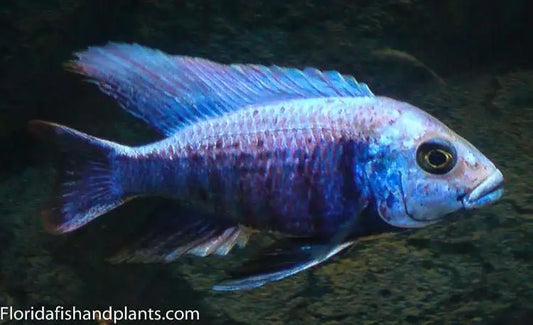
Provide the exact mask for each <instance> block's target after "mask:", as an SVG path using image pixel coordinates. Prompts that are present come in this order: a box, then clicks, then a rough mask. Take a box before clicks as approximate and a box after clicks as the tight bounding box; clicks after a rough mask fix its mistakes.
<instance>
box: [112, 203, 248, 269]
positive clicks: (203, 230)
mask: <svg viewBox="0 0 533 325" xmlns="http://www.w3.org/2000/svg"><path fill="white" fill-rule="evenodd" d="M248 236H249V230H247V229H246V228H244V227H242V226H240V225H238V224H235V223H233V222H230V221H225V220H219V219H214V217H213V216H210V215H207V214H205V213H202V212H200V211H198V210H196V209H193V208H186V207H183V206H181V205H180V204H178V203H175V202H171V203H168V204H166V205H164V206H162V207H161V208H160V209H159V210H158V211H157V212H156V213H155V214H154V216H153V217H151V218H150V219H148V220H147V222H146V223H145V224H144V225H143V226H142V227H141V229H140V231H139V233H138V234H135V236H133V240H132V243H131V244H129V245H128V247H126V248H124V249H123V250H122V251H121V252H119V253H118V254H116V255H115V256H113V257H112V258H111V259H110V260H111V261H112V262H114V263H120V262H140V263H154V262H172V261H174V260H176V259H178V258H180V257H181V256H183V255H185V254H192V255H197V256H202V257H203V256H208V255H212V254H215V255H226V254H227V253H229V251H231V249H232V248H233V247H234V246H240V247H242V246H243V245H244V244H245V243H246V241H247V240H248ZM139 238H140V239H139Z"/></svg>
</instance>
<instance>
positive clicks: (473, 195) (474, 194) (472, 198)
mask: <svg viewBox="0 0 533 325" xmlns="http://www.w3.org/2000/svg"><path fill="white" fill-rule="evenodd" d="M503 181H504V179H503V174H502V172H501V171H500V170H498V169H496V171H495V172H494V173H492V174H491V175H490V176H489V177H487V178H486V179H485V180H484V181H482V182H481V183H480V184H479V185H477V186H476V187H475V188H474V189H473V190H472V191H471V192H470V193H468V194H467V195H465V196H464V197H463V198H462V200H461V201H462V203H463V206H464V208H465V209H477V208H481V207H484V206H487V205H490V204H492V203H494V202H496V201H498V200H499V199H500V198H501V196H502V194H503Z"/></svg>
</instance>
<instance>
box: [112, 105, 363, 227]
mask: <svg viewBox="0 0 533 325" xmlns="http://www.w3.org/2000/svg"><path fill="white" fill-rule="evenodd" d="M358 101H360V100H358ZM352 102H354V100H351V99H328V100H327V101H326V100H293V101H291V102H286V103H280V104H273V105H271V106H270V107H250V108H247V109H246V110H243V111H240V112H238V113H235V114H233V115H231V114H230V115H229V116H224V117H222V118H220V119H214V120H209V121H207V122H203V123H200V124H197V125H194V126H191V127H188V128H185V129H184V130H182V131H180V132H178V133H177V134H175V135H173V136H172V137H170V138H167V139H165V140H162V141H160V142H156V143H154V144H150V145H148V146H144V147H139V148H134V149H131V150H130V151H126V154H124V155H122V156H118V157H117V167H116V172H117V173H120V176H118V177H117V178H118V179H121V180H123V181H122V187H123V190H124V192H125V195H143V194H145V193H150V194H152V193H155V194H157V195H161V196H165V197H170V198H175V199H179V200H186V201H190V202H194V203H196V204H198V205H200V206H202V207H204V208H206V209H209V210H211V212H212V213H213V216H218V217H223V218H230V219H232V220H235V221H237V222H239V223H242V224H244V225H247V226H251V227H253V228H257V229H265V230H266V229H268V230H275V231H279V232H282V233H286V234H291V235H300V236H318V235H324V236H327V235H331V234H333V233H335V232H336V231H337V230H338V227H340V226H342V225H344V224H345V223H346V222H347V220H349V219H352V218H354V217H355V216H357V215H358V214H359V212H361V211H362V210H363V209H365V208H366V206H367V205H368V204H369V201H370V200H371V199H372V198H371V193H370V191H369V186H368V184H367V183H368V179H367V177H366V172H365V170H364V168H365V166H366V165H367V164H368V162H369V159H371V157H370V156H369V154H368V152H369V150H368V149H369V143H368V142H366V141H369V138H367V139H365V138H364V137H360V134H358V132H355V129H354V128H353V127H351V125H352V124H353V123H354V122H353V120H354V119H355V114H353V113H355V111H352V114H350V113H347V110H349V108H350V105H352V106H353V103H352ZM276 111H278V112H276ZM280 111H282V113H281V112H280ZM306 115H309V116H311V115H312V117H311V118H309V117H306V118H305V119H304V116H306ZM280 117H283V118H280ZM332 117H338V118H337V119H335V120H334V121H333V120H332ZM219 124H225V126H224V127H222V126H221V125H219ZM239 124H240V125H239ZM245 125H248V126H253V129H250V127H244V126H245ZM332 126H333V127H332ZM343 126H344V127H343ZM206 130H212V131H211V132H212V134H206V133H209V131H206ZM131 157H135V159H130V158H131Z"/></svg>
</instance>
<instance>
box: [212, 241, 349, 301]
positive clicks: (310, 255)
mask: <svg viewBox="0 0 533 325" xmlns="http://www.w3.org/2000/svg"><path fill="white" fill-rule="evenodd" d="M353 244H354V242H353V241H346V242H342V243H339V244H336V245H333V246H332V245H330V241H326V242H320V241H313V240H310V239H308V238H302V239H286V240H283V241H281V242H278V243H275V244H273V245H272V246H270V247H268V248H266V249H265V250H264V251H263V252H262V253H260V254H258V255H257V256H256V257H254V258H252V259H251V260H249V261H247V262H246V263H245V264H244V265H243V267H242V268H241V270H240V271H239V272H238V273H234V274H233V277H232V278H231V279H228V280H226V281H223V282H221V283H219V284H217V285H215V286H213V288H212V289H213V290H215V291H237V290H245V289H253V288H257V287H260V286H262V285H264V284H266V283H268V282H273V281H279V280H281V279H283V278H286V277H288V276H291V275H294V274H296V273H298V272H301V271H304V270H306V269H309V268H311V267H313V266H315V265H318V264H320V263H323V262H324V261H326V260H327V259H329V258H331V257H332V256H334V255H336V254H337V253H339V252H340V251H342V250H344V249H346V248H347V247H349V246H351V245H353Z"/></svg>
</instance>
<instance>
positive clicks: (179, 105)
mask: <svg viewBox="0 0 533 325" xmlns="http://www.w3.org/2000/svg"><path fill="white" fill-rule="evenodd" d="M76 57H77V59H75V60H74V61H72V62H70V63H69V64H68V68H69V69H70V70H72V71H74V72H77V73H80V74H82V75H85V76H87V77H88V78H89V80H91V81H92V82H94V83H95V84H96V85H98V87H99V88H100V89H101V90H102V91H103V92H104V93H106V94H108V95H110V96H111V97H113V98H115V99H116V100H117V101H118V102H119V103H120V104H121V106H122V107H123V108H124V109H125V110H127V111H128V112H130V113H131V114H133V115H134V116H136V117H138V118H140V119H142V120H144V121H145V122H146V123H148V124H149V125H150V126H152V127H153V128H154V129H155V130H157V131H158V132H159V133H160V134H162V135H163V136H164V139H162V140H160V141H157V142H154V143H150V144H147V145H144V146H139V147H129V146H124V145H120V144H116V143H114V142H110V141H106V140H101V139H98V138H95V137H92V136H89V135H86V134H84V133H81V132H78V131H75V130H73V129H70V128H68V127H65V126H61V125H58V124H54V123H49V122H43V121H31V122H30V130H31V131H33V132H34V133H36V134H38V135H39V136H42V137H45V138H48V139H51V140H52V141H53V142H54V143H56V144H57V145H58V147H59V148H60V150H61V152H62V154H61V155H60V156H61V168H60V169H59V170H58V187H57V193H56V195H55V197H54V198H53V199H52V200H51V203H50V205H48V206H47V207H46V208H45V209H43V212H42V214H43V218H44V221H45V224H46V226H47V228H48V229H50V230H51V231H53V232H58V233H64V232H69V231H72V230H75V229H77V228H79V227H81V226H83V225H85V224H86V223H88V222H89V221H91V220H93V219H94V218H96V217H98V216H99V215H101V214H104V213H106V212H108V211H110V210H111V209H113V208H116V207H118V206H119V205H121V204H123V203H124V202H126V201H128V200H131V199H133V198H135V197H139V196H162V197H166V198H170V199H172V200H173V202H179V204H178V205H179V206H175V205H174V206H170V207H168V208H167V209H164V210H163V211H162V212H161V213H159V214H158V215H157V216H155V217H154V218H152V220H153V222H152V223H151V226H149V227H147V228H146V229H145V232H146V233H145V236H144V237H142V238H141V240H140V241H139V243H138V244H137V245H135V246H134V247H133V248H130V249H127V250H125V251H123V252H122V253H120V254H119V255H117V256H115V258H114V260H115V261H119V262H120V261H140V262H158V261H159V262H168V261H173V260H175V259H177V258H178V257H180V256H182V255H184V254H195V255H200V256H206V255H210V254H217V255H226V254H227V253H228V252H229V251H230V250H231V249H232V248H233V247H234V246H236V245H237V246H244V245H245V244H246V241H247V240H248V237H249V236H250V233H251V232H253V231H257V230H259V231H274V232H277V233H280V234H282V235H285V236H284V238H286V239H285V240H281V241H279V242H277V243H276V244H274V245H273V246H271V247H269V248H267V249H266V251H265V252H264V253H262V254H259V255H258V257H256V258H254V259H252V260H251V261H249V262H248V263H247V264H245V265H244V266H245V268H244V271H243V272H241V273H240V274H239V275H238V276H236V277H234V278H231V279H229V280H227V281H224V282H222V283H221V284H218V285H216V286H214V287H213V288H214V289H215V290H221V291H229V290H239V289H246V288H254V287H259V286H261V285H263V284H265V283H267V282H270V281H276V280H280V279H282V278H284V277H287V276H289V275H292V274H295V273H297V272H300V271H302V270H305V269H307V268H309V267H312V266H314V265H316V264H319V263H321V262H324V261H325V260H327V259H328V258H330V257H331V256H333V255H335V254H337V253H338V252H340V251H342V250H343V249H345V248H346V247H349V246H351V245H352V244H354V242H355V241H356V239H357V238H358V237H361V236H365V235H370V234H375V233H380V232H383V231H390V230H393V229H401V228H418V227H425V226H427V225H430V224H433V223H435V222H437V221H439V220H442V219H445V218H446V217H447V216H448V215H450V214H451V213H453V212H456V211H459V210H463V209H473V208H479V207H482V206H486V205H488V204H491V203H493V202H495V201H497V200H498V199H499V198H500V197H501V195H502V193H503V176H502V173H501V172H500V171H499V170H498V169H497V168H496V167H495V166H494V164H493V163H492V162H491V161H490V160H489V159H487V158H486V157H485V156H484V155H483V154H482V153H481V152H479V151H478V150H477V149H476V148H475V147H474V146H473V145H471V144H470V143H469V142H468V141H466V140H465V139H463V138H462V137H460V136H459V135H457V134H455V133H454V132H453V131H452V130H450V129H449V128H448V127H446V126H445V125H444V124H443V123H441V122H440V121H438V120H437V119H436V118H434V117H432V116H431V115H429V114H427V113H425V112H424V111H422V110H420V109H419V108H417V107H414V106H412V105H410V104H408V103H404V102H401V101H397V100H394V99H390V98H386V97H380V96H374V95H373V94H372V92H371V91H370V90H369V88H368V87H367V85H365V84H364V83H360V82H357V81H356V80H355V79H354V78H352V77H350V76H345V75H341V74H339V73H338V72H335V71H324V72H321V71H319V70H316V69H312V68H308V69H304V70H297V69H289V68H281V67H277V66H270V67H267V66H261V65H247V64H232V65H224V64H218V63H215V62H212V61H208V60H205V59H200V58H192V57H185V56H170V55H167V54H165V53H163V52H160V51H157V50H153V49H149V48H146V47H142V46H139V45H129V44H115V43H110V44H108V45H106V46H103V47H91V48H89V49H88V50H86V51H84V52H80V53H77V54H76ZM182 209H185V211H187V213H184V212H183V211H184V210H182Z"/></svg>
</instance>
